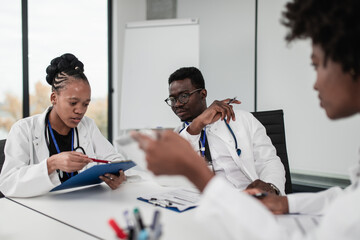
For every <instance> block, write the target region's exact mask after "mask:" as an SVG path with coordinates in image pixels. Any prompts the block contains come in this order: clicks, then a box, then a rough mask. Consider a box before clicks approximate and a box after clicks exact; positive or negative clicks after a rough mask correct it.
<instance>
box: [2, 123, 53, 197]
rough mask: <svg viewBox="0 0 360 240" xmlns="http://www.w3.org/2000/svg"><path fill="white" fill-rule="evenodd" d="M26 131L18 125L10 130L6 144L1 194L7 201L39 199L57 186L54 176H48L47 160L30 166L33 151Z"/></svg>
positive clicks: (24, 127)
mask: <svg viewBox="0 0 360 240" xmlns="http://www.w3.org/2000/svg"><path fill="white" fill-rule="evenodd" d="M20 122H21V121H20ZM29 131H31V130H30V128H29V127H27V125H26V123H25V124H19V122H18V123H16V124H15V125H14V126H13V127H12V128H11V130H10V132H9V135H8V138H7V140H6V145H5V149H4V151H5V156H6V158H5V162H4V166H3V168H2V171H1V175H0V191H1V192H2V193H3V194H4V195H5V196H7V197H32V196H37V195H42V194H45V193H47V192H49V191H50V190H51V189H52V188H54V187H56V186H57V185H59V184H60V180H59V178H58V177H57V174H56V173H53V174H51V175H50V176H49V175H48V169H47V160H45V159H44V160H43V161H40V162H39V163H35V164H30V161H31V159H32V158H33V157H32V156H33V155H34V152H33V151H34V149H33V143H32V141H31V139H29V136H31V134H30V132H29ZM34 186H36V187H34Z"/></svg>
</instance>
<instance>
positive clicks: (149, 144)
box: [131, 131, 213, 191]
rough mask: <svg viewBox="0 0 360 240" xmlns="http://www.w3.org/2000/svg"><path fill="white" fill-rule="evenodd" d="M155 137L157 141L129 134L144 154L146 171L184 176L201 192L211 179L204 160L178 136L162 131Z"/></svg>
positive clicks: (211, 175)
mask: <svg viewBox="0 0 360 240" xmlns="http://www.w3.org/2000/svg"><path fill="white" fill-rule="evenodd" d="M157 135H158V136H157V139H152V138H151V137H149V136H146V135H143V134H141V133H138V132H132V133H131V136H132V137H133V138H134V139H135V140H136V141H137V142H138V143H139V147H140V148H141V149H142V150H144V152H145V154H146V161H147V167H148V169H149V170H150V171H152V172H153V173H154V174H155V175H162V174H166V175H184V176H186V177H187V178H188V179H189V180H190V181H192V182H193V183H194V184H195V186H197V187H198V188H199V190H200V191H202V190H203V189H204V188H205V186H206V184H207V183H208V182H209V181H210V179H211V178H212V177H213V173H212V172H211V171H210V170H209V168H208V167H207V164H206V162H205V160H204V159H203V158H202V157H200V156H199V155H198V154H197V153H196V152H195V151H194V149H193V148H192V147H191V145H190V143H189V142H188V141H186V140H185V139H184V138H182V137H181V136H180V135H179V134H177V133H174V132H173V131H163V132H158V134H157Z"/></svg>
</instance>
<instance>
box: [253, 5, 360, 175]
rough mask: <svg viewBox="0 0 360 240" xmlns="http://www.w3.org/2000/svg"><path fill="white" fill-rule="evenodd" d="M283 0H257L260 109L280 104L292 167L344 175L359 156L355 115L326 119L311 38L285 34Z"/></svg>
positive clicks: (312, 171)
mask: <svg viewBox="0 0 360 240" xmlns="http://www.w3.org/2000/svg"><path fill="white" fill-rule="evenodd" d="M285 2H286V1H285V0H272V1H268V0H259V10H258V16H259V18H258V68H257V69H258V75H257V76H258V91H257V96H258V110H259V111H260V110H269V109H284V117H285V128H286V142H287V148H288V155H289V162H290V168H291V172H298V173H311V174H314V175H323V176H336V177H340V178H341V177H345V176H344V175H346V174H347V169H348V166H351V165H353V164H355V163H356V162H357V160H358V156H357V150H358V146H359V139H358V138H359V137H358V136H359V130H360V125H359V118H358V117H352V118H348V119H345V120H339V121H330V120H329V119H328V118H327V117H326V114H325V111H324V110H323V109H321V108H320V106H319V101H318V98H317V93H316V92H315V90H314V89H313V84H314V82H315V78H316V75H315V71H314V70H313V68H312V67H311V65H310V64H311V61H310V55H311V42H310V41H296V42H294V43H292V44H291V45H287V44H286V42H285V40H284V37H285V34H286V28H285V27H284V26H282V25H281V24H280V17H281V11H282V10H283V9H284V6H285ZM339 175H340V176H339Z"/></svg>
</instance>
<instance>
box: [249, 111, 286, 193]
mask: <svg viewBox="0 0 360 240" xmlns="http://www.w3.org/2000/svg"><path fill="white" fill-rule="evenodd" d="M252 114H253V115H254V117H256V118H257V119H258V120H259V121H260V122H261V123H262V124H263V125H264V127H265V129H266V133H267V135H268V136H269V137H270V139H271V141H272V144H273V145H274V146H275V148H276V153H277V155H278V157H279V158H280V159H281V162H282V163H283V165H284V168H285V178H286V182H285V193H286V194H288V193H292V192H293V191H292V184H291V176H290V169H289V162H288V156H287V150H286V141H285V127H284V113H283V110H272V111H261V112H252Z"/></svg>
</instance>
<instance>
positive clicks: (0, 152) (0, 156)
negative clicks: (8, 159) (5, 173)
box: [0, 139, 6, 173]
mask: <svg viewBox="0 0 360 240" xmlns="http://www.w3.org/2000/svg"><path fill="white" fill-rule="evenodd" d="M5 142H6V139H1V140H0V173H1V169H2V166H3V165H4V161H5V153H4V148H5Z"/></svg>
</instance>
